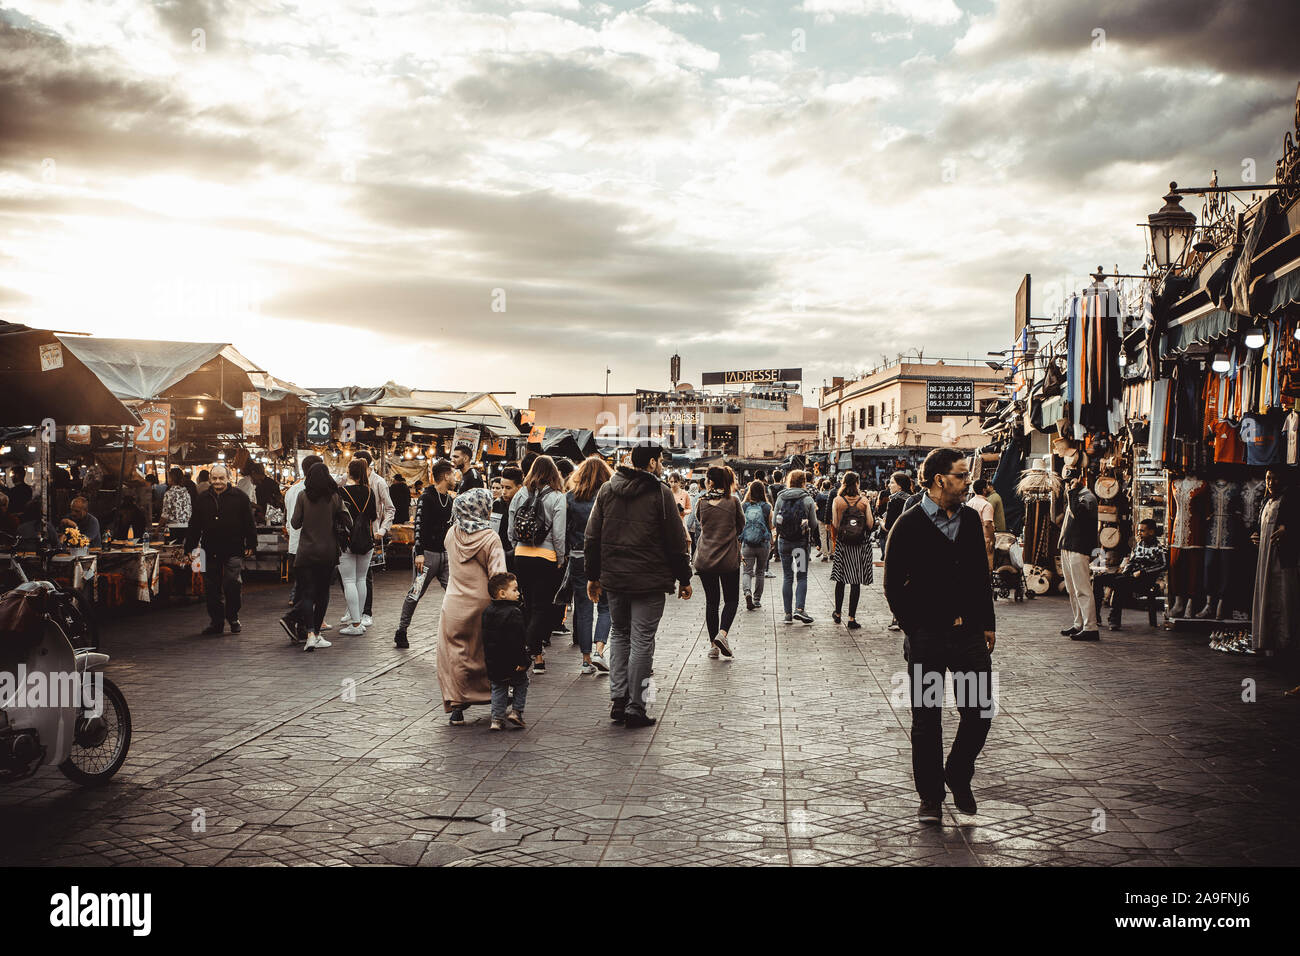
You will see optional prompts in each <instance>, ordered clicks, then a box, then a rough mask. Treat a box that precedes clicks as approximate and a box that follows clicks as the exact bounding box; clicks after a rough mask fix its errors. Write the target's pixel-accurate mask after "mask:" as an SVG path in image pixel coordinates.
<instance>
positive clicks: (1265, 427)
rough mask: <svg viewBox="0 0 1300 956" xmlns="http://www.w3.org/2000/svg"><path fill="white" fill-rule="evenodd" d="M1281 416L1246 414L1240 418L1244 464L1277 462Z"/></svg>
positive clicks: (1257, 413)
mask: <svg viewBox="0 0 1300 956" xmlns="http://www.w3.org/2000/svg"><path fill="white" fill-rule="evenodd" d="M1281 425H1282V420H1281V416H1280V415H1278V414H1275V413H1271V412H1270V413H1259V412H1247V413H1246V414H1245V415H1243V416H1242V417H1241V441H1242V444H1244V445H1245V446H1246V464H1248V465H1271V464H1273V462H1275V461H1276V460H1277V452H1278V441H1277V439H1278V434H1279V433H1280V431H1281Z"/></svg>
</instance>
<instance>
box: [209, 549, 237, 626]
mask: <svg viewBox="0 0 1300 956" xmlns="http://www.w3.org/2000/svg"><path fill="white" fill-rule="evenodd" d="M204 560H205V561H206V562H207V563H206V564H205V565H204V567H206V568H207V570H206V571H204V572H203V595H204V597H205V598H207V602H208V618H209V620H211V621H212V626H213V627H221V626H222V622H223V621H237V620H239V608H240V605H241V603H242V599H241V585H242V584H243V578H242V576H241V572H242V571H243V570H244V559H243V558H241V557H238V556H236V557H233V558H214V557H213V556H212V555H210V554H207V553H205V554H204ZM223 597H224V598H225V607H224V608H223V607H222V598H223Z"/></svg>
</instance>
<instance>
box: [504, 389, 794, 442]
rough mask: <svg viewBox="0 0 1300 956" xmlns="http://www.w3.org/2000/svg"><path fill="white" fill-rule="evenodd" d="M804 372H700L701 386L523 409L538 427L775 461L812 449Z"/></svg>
mask: <svg viewBox="0 0 1300 956" xmlns="http://www.w3.org/2000/svg"><path fill="white" fill-rule="evenodd" d="M802 377H803V372H802V369H750V370H736V371H726V372H706V373H704V377H703V379H702V381H703V383H704V384H705V385H707V386H721V387H720V388H698V389H697V388H695V387H694V386H693V385H690V384H687V383H684V382H677V383H674V385H673V387H672V388H671V389H668V390H666V391H656V390H652V389H637V390H636V391H635V392H626V393H618V394H613V395H605V394H594V393H560V394H554V395H534V396H533V397H532V398H531V399H530V401H529V408H530V409H531V411H532V413H533V416H534V426H535V427H536V428H540V429H543V430H553V429H590V430H591V431H592V432H593V433H594V434H595V435H596V436H597V438H598V439H600V438H638V437H640V438H650V439H652V440H655V441H659V442H662V443H663V444H664V445H666V446H668V447H670V448H673V449H678V450H682V451H685V452H689V453H690V454H691V456H692V457H694V458H709V457H713V456H724V457H728V458H740V459H779V458H785V457H787V456H789V455H800V454H805V453H807V452H810V451H812V450H814V449H815V448H816V446H817V443H818V439H817V411H816V409H815V408H805V407H804V401H803V395H802V394H800V391H799V382H800V381H801V380H802Z"/></svg>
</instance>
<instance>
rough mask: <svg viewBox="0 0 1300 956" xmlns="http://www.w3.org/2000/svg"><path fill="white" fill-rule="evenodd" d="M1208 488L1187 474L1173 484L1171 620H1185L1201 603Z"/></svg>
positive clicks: (1170, 556)
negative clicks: (1199, 599)
mask: <svg viewBox="0 0 1300 956" xmlns="http://www.w3.org/2000/svg"><path fill="white" fill-rule="evenodd" d="M1208 488H1209V486H1208V485H1207V484H1206V483H1205V482H1204V481H1202V480H1201V479H1200V478H1194V477H1192V476H1191V475H1186V476H1184V477H1182V478H1179V479H1177V480H1175V481H1174V482H1173V494H1172V495H1170V497H1169V510H1170V515H1171V520H1170V532H1169V539H1170V540H1169V594H1170V596H1171V597H1173V598H1174V603H1173V605H1172V606H1171V607H1170V609H1169V616H1170V617H1171V618H1182V617H1186V616H1187V615H1188V614H1189V613H1195V611H1194V610H1193V609H1194V608H1195V607H1196V606H1197V603H1198V596H1199V594H1200V592H1201V589H1202V586H1203V581H1204V577H1205V574H1204V572H1205V557H1204V555H1203V552H1204V550H1205V532H1206V525H1207V524H1208V517H1209V516H1208V511H1207V505H1208V502H1209V498H1208V496H1207V490H1208Z"/></svg>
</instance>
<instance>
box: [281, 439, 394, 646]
mask: <svg viewBox="0 0 1300 956" xmlns="http://www.w3.org/2000/svg"><path fill="white" fill-rule="evenodd" d="M339 496H340V499H341V500H342V502H343V507H344V508H345V509H346V510H347V513H348V516H349V517H350V518H351V519H352V532H351V535H350V537H349V538H348V547H347V549H346V550H345V551H344V552H343V553H342V554H340V555H339V577H340V578H341V579H342V581H343V599H344V600H345V601H346V602H347V605H348V619H347V621H345V622H344V624H343V626H342V627H340V628H339V634H340V635H341V636H345V637H355V636H356V635H358V634H364V633H366V629H365V628H364V627H363V626H362V624H361V602H362V601H364V600H365V594H366V571H367V570H369V568H370V556H371V555H372V554H373V553H374V550H375V535H374V530H373V524H372V522H374V521H375V520H376V519H377V517H378V514H379V512H378V509H377V508H376V507H375V494H374V492H373V491H371V490H370V480H369V478H368V476H367V473H366V462H365V461H364V459H361V458H353V459H352V460H351V461H350V462H348V483H347V484H346V485H344V486H343V487H342V488H340V489H339ZM299 546H301V542H300V544H299Z"/></svg>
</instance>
